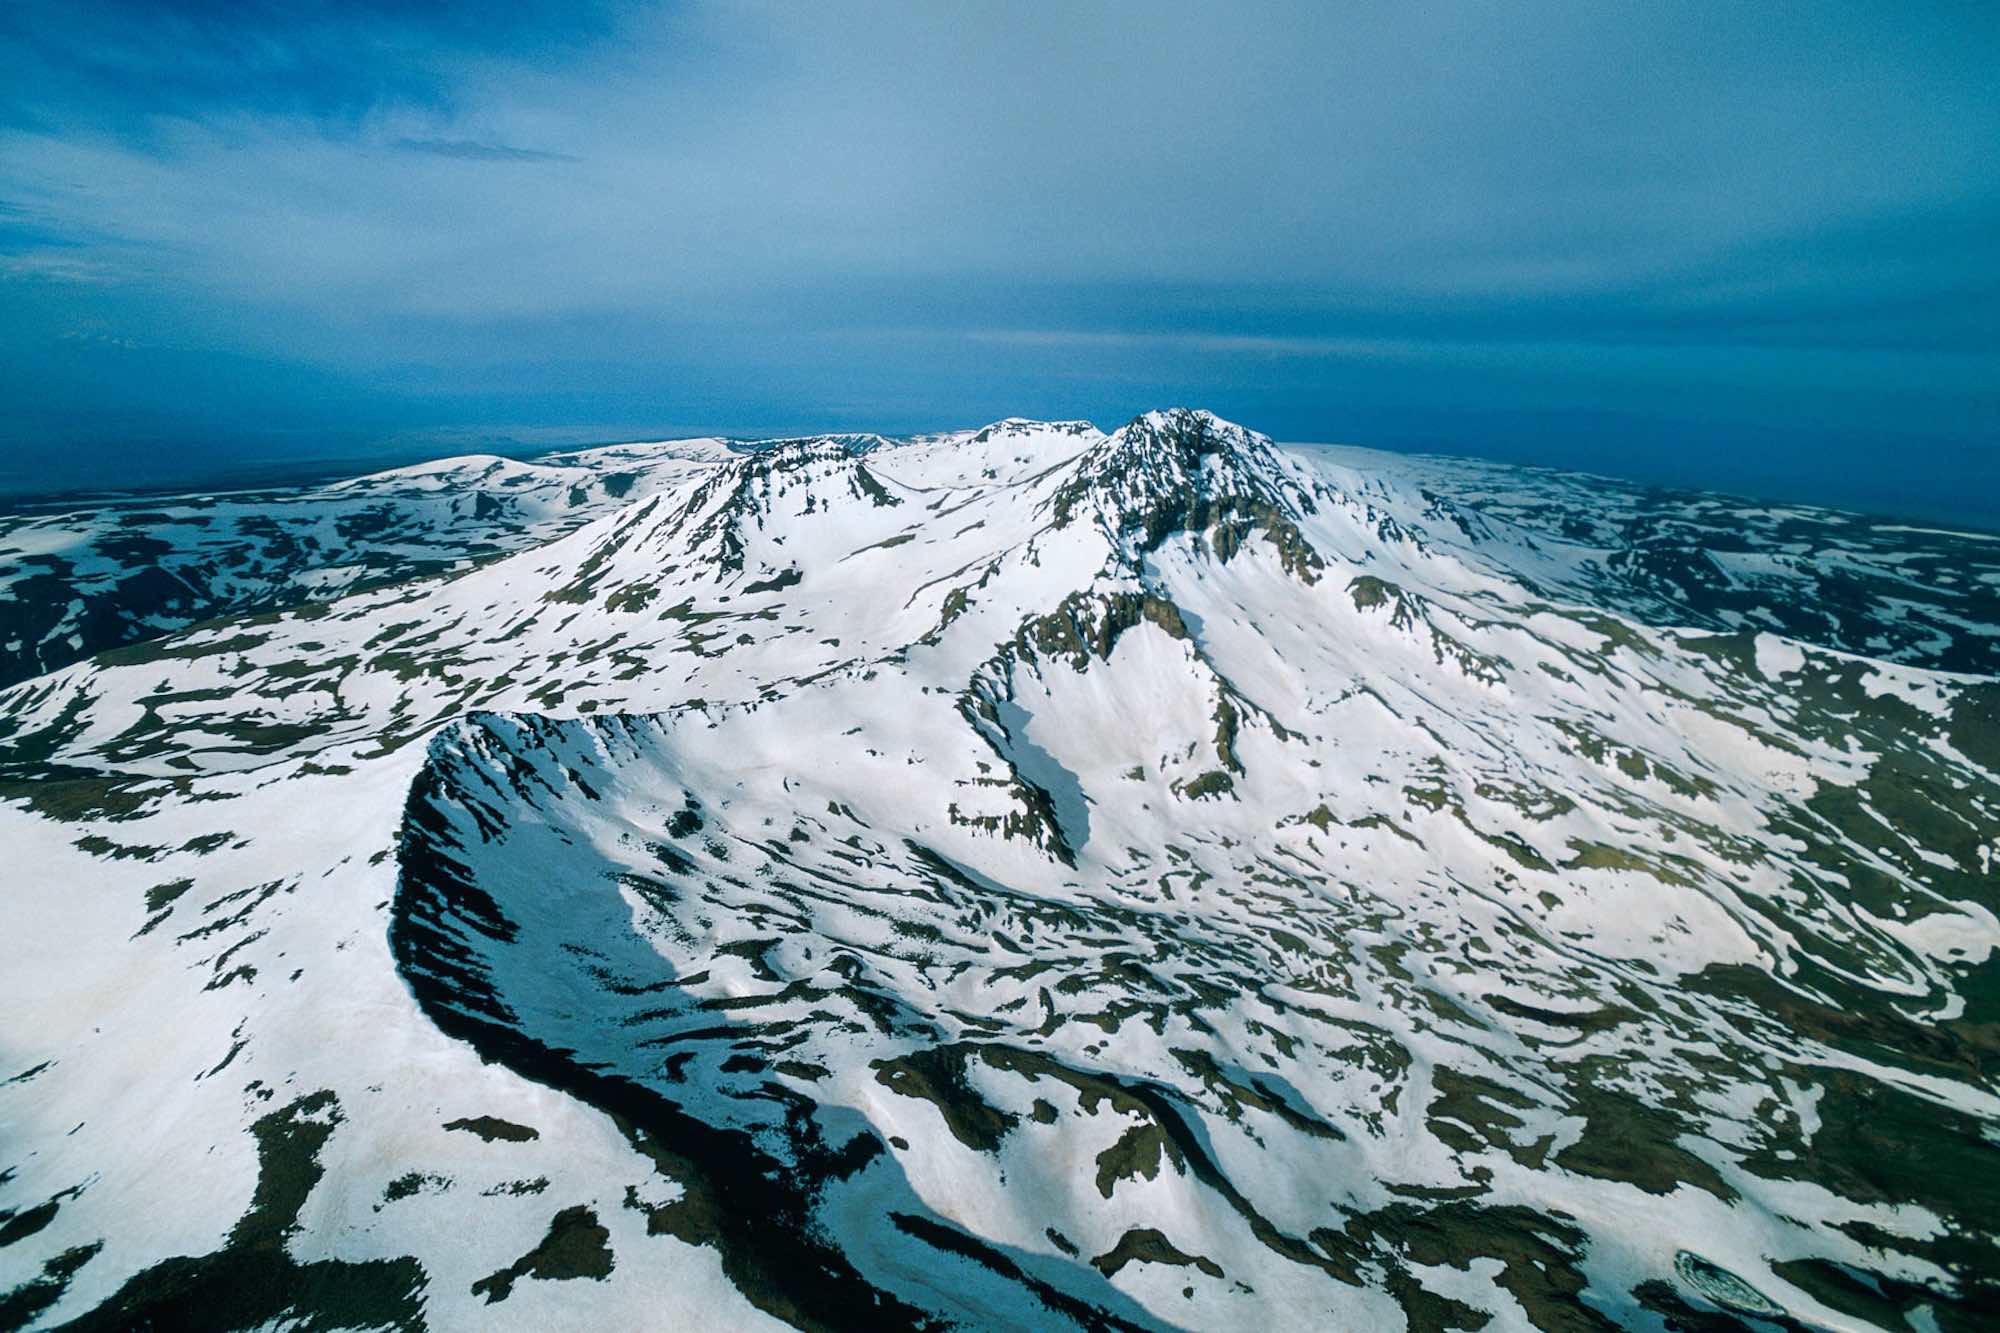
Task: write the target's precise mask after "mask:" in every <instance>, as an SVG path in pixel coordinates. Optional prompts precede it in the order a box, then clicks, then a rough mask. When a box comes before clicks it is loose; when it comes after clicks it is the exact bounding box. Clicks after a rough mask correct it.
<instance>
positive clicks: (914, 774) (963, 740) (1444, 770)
mask: <svg viewBox="0 0 2000 1333" xmlns="http://www.w3.org/2000/svg"><path fill="white" fill-rule="evenodd" d="M0 559H4V560H6V561H9V562H10V563H7V564H4V565H0V586H4V587H5V588H6V589H7V593H6V596H7V597H8V598H9V604H8V605H7V609H5V611H4V613H0V634H4V636H5V637H6V638H7V641H6V643H5V644H4V647H5V650H6V654H7V658H6V661H7V663H8V664H9V674H8V676H7V677H6V678H7V679H10V680H12V681H13V682H14V683H12V684H10V685H8V686H7V687H6V688H5V689H4V690H0V797H4V800H0V849H4V853H5V855H4V861H0V866H4V869H0V893H4V897H3V898H0V927H4V928H0V996H4V999H5V1005H4V1008H3V1009H0V1327H17V1326H18V1327H34V1328H58V1327H77V1328H127V1327H146V1326H154V1327H184V1326H193V1327H217V1328H244V1329H249V1328H267V1327H300V1328H436V1329H487V1328H493V1327H523V1328H641V1327H697V1328H718V1327H726V1328H738V1327H742V1328H755V1327H780V1328H782V1327H797V1328H808V1329H818V1328H857V1329H881V1328H896V1327H925V1328H929V1327H952V1326H963V1327H970V1328H1021V1329H1047V1328H1060V1327H1071V1326H1075V1327H1082V1328H1090V1329H1101V1328H1117V1329H1127V1328H1134V1329H1173V1328H1185V1329H1225V1328H1269V1329H1300V1330H1326V1329H1355V1330H1375V1329H1400V1328H1410V1329H1423V1330H1430V1329H1447V1328H1461V1329H1472V1328H1488V1329H1512V1328H1542V1329H1564V1330H1569V1329H1611V1328H1654V1329H1712V1328H1715V1329H1719V1328H1735V1327H1762V1328H1815V1329H1906V1330H1929V1329H1973V1328H1980V1327H1991V1326H1992V1325H1993V1323H1994V1322H1995V1321H1996V1320H2000V1035H1996V1034H2000V971H1996V968H2000V962H1996V959H1995V950H1996V947H2000V917H1996V911H2000V870H1996V862H2000V855H1996V853H1995V850H1994V849H1995V848H1996V847H2000V581H1996V578H1995V574H1996V572H2000V548H1995V547H1994V546H1992V545H1991V544H1990V543H1986V542H1982V541H1981V540H1980V539H1978V538H1976V537H1972V536H1961V535H1958V534H1951V533H1944V532H1938V531H1934V530H1928V529H1912V528H1909V527H1907V526H1898V525H1892V524H1887V523H1875V522H1872V521H1870V520H1865V519H1859V518H1855V517H1853V516H1847V515H1836V514H1830V513H1827V512H1824V511H1815V510H1807V509H1799V508H1782V509H1781V508H1771V507H1756V506H1748V505H1739V504H1736V503H1735V502H1731V501H1726V500H1723V499H1720V498H1718V497H1710V496H1688V495H1668V494H1664V493H1659V492H1653V491H1645V490H1641V489H1639V488H1633V487H1626V486H1622V485H1621V484H1619V483H1613V482H1607V481H1603V480H1599V479H1591V478H1585V477H1578V476H1574V475H1567V474H1558V473H1547V472H1540V471H1536V470H1531V469H1517V468H1506V467H1500V466H1498V465H1493V464H1480V463H1470V462H1464V463H1461V462H1455V461H1447V460H1436V459H1417V458H1401V457H1396V456H1390V455H1382V454H1374V453H1370V452H1367V451H1362V450H1348V449H1335V448H1329V447H1321V446H1298V447H1282V446H1278V445H1275V444H1273V443H1272V442H1271V441H1270V440H1268V439H1266V438H1264V437H1263V436H1260V435H1257V434H1255V433H1254V432H1251V431H1248V430H1245V429H1243V428H1241V427H1238V426H1234V425H1231V424H1230V423H1227V422H1224V421H1221V420H1218V419H1217V418H1215V417H1213V416H1210V415H1208V414H1206V413H1199V412H1190V411H1185V410H1175V411H1171V412H1156V413H1151V414H1148V415H1146V416H1143V417H1140V418H1138V419H1137V420H1135V421H1133V422H1131V423H1129V424H1128V425H1126V426H1124V427H1122V428H1121V429H1119V430H1117V431H1115V432H1112V433H1110V434H1105V433H1102V432H1100V431H1098V430H1097V429H1096V428H1094V427H1092V426H1090V425H1088V424H1087V423H1081V422H1063V423H1040V422H1029V421H1020V420H1010V421H1006V422H1000V423H995V424H994V425H992V426H989V427H987V428H985V429H983V430H980V431H976V432H972V431H968V432H957V433H951V434H943V435H935V436H924V437H919V438H914V439H887V438H882V437H877V436H825V437H814V438H810V439H800V440H785V441H764V442H756V443H744V442H728V441H722V440H701V441H682V442H676V443H671V444H662V445H633V446H618V447H616V448H613V449H608V450H595V451H588V452H585V453H581V454H571V455H563V456H559V457H554V458H550V459H545V460H542V461H540V462H537V463H531V464H523V463H511V462H505V461H503V460H498V459H464V460H453V461H450V462H447V463H442V464H433V465H426V466H423V467H419V468H409V469H400V470H398V471H396V472H392V473H385V474H381V475H379V476H376V477H369V478H361V479H358V480H355V481H352V482H345V483H341V484H339V485H336V486H331V487H321V488H315V489H312V490H309V491H299V492H286V493H272V494H268V495H252V496H233V497H228V498H227V499H226V500H224V499H217V500H205V499H203V498H201V497H184V498H181V499H179V500H175V501H172V502H159V503H150V502H149V503H148V504H146V505H145V506H143V507H140V506H135V505H123V506H119V507H116V508H113V509H107V510H101V511H88V512H79V513H75V514H65V515H57V516H43V517H36V518H27V519H15V520H5V521H0ZM162 580H166V581H167V582H162Z"/></svg>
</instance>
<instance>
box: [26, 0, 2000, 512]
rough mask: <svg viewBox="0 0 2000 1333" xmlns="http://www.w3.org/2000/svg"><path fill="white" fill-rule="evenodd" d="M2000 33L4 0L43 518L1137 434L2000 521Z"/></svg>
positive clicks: (1512, 13)
mask: <svg viewBox="0 0 2000 1333" xmlns="http://www.w3.org/2000/svg"><path fill="white" fill-rule="evenodd" d="M1996 67H2000V9H1996V8H1995V7H1993V6H1991V5H1981V4H1973V3H1965V4H1956V5H1948V4H1926V3H1907V4H1894V5H1891V4H1865V5H1864V4H1839V3H1820V4H1813V5H1798V4H1789V3H1786V4H1780V3H1769V4H1766V3H1745V4H1730V5H1724V4H1718V3H1701V4H1678V3H1673V0H1656V2H1654V3H1648V4H1645V5H1603V4H1594V3H1593V4H1563V3H1535V4H1521V5H1514V4H1471V3H1466V4H1454V3H1437V4H1422V5H1412V4H1407V3H1396V4H1390V3H1382V4H1376V3H1326V2H1325V0H1319V2H1317V3H1308V4H1297V5H1288V4H1277V3H1262V4H1246V5H1241V6H1220V5H1178V4H1172V3H1165V4H1143V5H1142V4H1112V5H1099V4H1080V5H1057V4H1041V3H1034V4H1028V3H1022V4H978V3H971V2H970V0H968V2H967V3H953V4H948V5H934V4H857V5H847V4H832V5H813V6H807V5H781V4H718V5H701V6H658V5H654V6H625V5H589V4H550V5H533V4H522V5H516V6H512V7H509V8H508V9H507V11H506V17H504V18H495V17H493V16H491V15H490V14H488V13H487V12H486V11H485V7H482V6H469V5H457V4H450V3H432V4H418V5H410V4H374V5H371V4H351V3H350V4H281V3H263V4H258V3H250V4H229V5H222V4H215V5H201V4H182V5H149V4H136V3H118V2H116V0H112V2H109V3H107V2H105V0H99V2H98V3H94V4H91V5H87V6H74V5H62V6H57V5H42V4H39V3H36V2H35V0H27V3H14V4H10V5H6V6H0V68H5V69H6V70H7V71H8V77H7V78H6V79H5V80H4V81H0V394H4V396H5V401H6V403H7V404H8V410H7V411H6V412H5V413H4V414H0V489H15V490H18V489H21V488H23V487H55V486H70V485H79V484H85V485H87V484H101V483H103V482H106V481H115V480H119V479H129V480H146V479H150V478H152V477H154V476H164V475H167V474H171V473H174V472H176V471H179V472H185V473H188V474H194V473H198V472H200V471H202V470H204V469H215V468H222V467H227V466H234V465H238V464H242V463H245V462H251V463H268V462H272V461H276V460H282V459H288V458H322V457H327V456H332V455H351V456H354V457H357V458H369V457H377V456H381V455H384V454H386V453H388V452H392V451H430V452H450V451H454V450H457V449H461V448H472V447H483V446H485V445H488V444H491V443H493V442H496V441H500V442H514V443H517V444H532V443H537V442H549V443H554V442H559V441H570V440H585V439H604V438H616V437H629V436H648V435H660V434H667V433H681V432H692V431H724V432H732V433H767V432H779V431H792V430H803V429H812V428H839V429H852V428H876V429H883V430H891V431H897V430H913V429H926V428H935V427H943V426H952V425H970V424H978V423H980V422H982V421H984V420H988V419H991V418H994V417H998V416H1003V415H1010V414H1021V415H1032V416H1061V417H1072V416H1083V417H1089V418H1091V419H1094V420H1097V421H1099V422H1100V423H1101V424H1113V423H1116V422H1118V421H1120V420H1123V419H1124V418H1125V417H1127V416H1129V415H1131V414H1132V413H1134V412H1137V411H1140V410H1143V409H1145V408H1147V407H1152V406H1159V405H1164V404H1170V403H1191V404H1196V405H1204V406H1209V407H1212V408H1214V409H1215V410H1217V411H1220V412H1222V413H1224V414H1225V415H1229V416H1232V417H1234V418H1236V419H1238V420H1241V421H1244V422H1245V423H1247V424H1250V425H1253V426H1256V427H1258V428H1260V429H1263V430H1265V431H1268V432H1270V433H1272V434H1275V435H1277V436H1279V437H1281V438H1292V439H1319V440H1344V441H1351V442H1355V443H1364V444H1377V445H1384V446H1389V447H1400V448H1428V449H1445V450H1469V451H1476V452H1484V453H1489V454H1493V455H1497V456H1501V457H1511V458H1520V459H1525V460H1529V461H1537V462H1550V463H1557V464H1562V465H1570V466H1584V467H1589V468H1593V469H1595V470H1599V471H1608V472H1614V473H1622V474H1627V475H1633V476H1639V477H1644V478H1648V479H1654V480H1665V481H1672V482H1680V483H1687V484H1697V485H1700V484H1708V485H1713V486H1718V487H1725V488H1732V489H1738V490H1751V491H1755V492H1760V493H1769V494H1777V495H1790V496H1797V497H1799V498H1807V499H1823V500H1832V501H1836V502H1844V503H1848V504H1853V505H1861V506H1864V507H1872V508H1881V509H1889V510H1899V511H1906V512H1912V513H1921V514H1931V515H1935V516H1940V517H1944V516H1951V517H1957V518H1959V519H1961V520H1965V521H1977V522H1981V523H1984V524H1987V525H1996V526H2000V459H1996V455H1997V454H2000V314H1996V312H2000V299H1996V298H2000V154H1996V153H1995V152H1994V151H1993V145H1994V144H1996V143H2000V95H1996V94H1995V92H1994V91H1993V87H1992V70H1993V69H1994V68H1996Z"/></svg>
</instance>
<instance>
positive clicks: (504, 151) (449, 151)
mask: <svg viewBox="0 0 2000 1333" xmlns="http://www.w3.org/2000/svg"><path fill="white" fill-rule="evenodd" d="M396 147H397V148H399V149H401V150H402V151H404V152H406V153H428V154H430V155H431V156H432V157H452V158H458V159H459V160H461V161H465V162H581V161H582V160H583V159H582V158H580V157H578V156H576V155H575V154H574V153H554V152H549V151H547V150H545V149H541V148H517V147H515V146H514V145H513V144H505V143H481V142H480V141H478V140H477V139H398V140H396Z"/></svg>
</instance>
